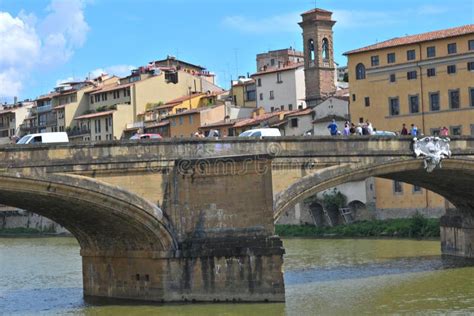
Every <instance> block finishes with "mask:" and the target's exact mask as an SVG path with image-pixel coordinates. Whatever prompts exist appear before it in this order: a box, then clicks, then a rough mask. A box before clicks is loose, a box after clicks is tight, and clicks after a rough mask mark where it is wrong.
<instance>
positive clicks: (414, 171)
mask: <svg viewBox="0 0 474 316" xmlns="http://www.w3.org/2000/svg"><path fill="white" fill-rule="evenodd" d="M369 177H380V178H386V179H391V180H397V181H401V182H406V183H410V184H413V185H417V186H420V187H423V188H426V189H428V190H431V191H433V192H435V193H438V194H439V195H441V196H443V197H445V198H446V199H448V200H449V201H450V202H451V203H453V204H454V205H455V206H456V207H457V208H458V209H459V210H462V211H469V212H473V213H474V190H472V189H471V188H472V187H474V161H472V160H467V159H466V160H464V159H447V160H444V161H443V162H442V168H436V169H435V170H434V171H433V172H431V173H428V172H426V171H425V170H424V164H423V161H422V160H420V159H413V158H409V157H402V158H398V159H391V160H383V159H381V160H380V161H378V162H375V163H354V164H350V163H347V164H341V165H337V166H332V167H328V168H324V169H321V170H318V171H316V172H315V173H313V174H310V175H307V176H305V177H303V178H301V179H299V180H298V181H296V182H295V183H293V184H291V185H290V186H289V187H287V188H286V189H285V190H283V191H282V192H279V193H278V194H277V195H276V196H275V198H274V219H275V221H276V220H278V218H279V217H280V216H281V214H282V213H283V212H284V211H286V210H288V208H290V207H292V206H294V205H295V204H297V203H299V202H302V201H303V200H304V199H306V198H308V197H310V196H312V195H314V194H316V193H318V192H321V191H324V190H326V189H329V188H332V187H335V186H337V185H340V184H343V183H347V182H351V181H360V180H364V179H366V178H369Z"/></svg>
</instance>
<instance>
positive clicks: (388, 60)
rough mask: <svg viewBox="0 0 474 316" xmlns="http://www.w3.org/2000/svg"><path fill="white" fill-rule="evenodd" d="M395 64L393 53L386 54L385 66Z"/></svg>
mask: <svg viewBox="0 0 474 316" xmlns="http://www.w3.org/2000/svg"><path fill="white" fill-rule="evenodd" d="M393 63H395V53H388V54H387V64H393Z"/></svg>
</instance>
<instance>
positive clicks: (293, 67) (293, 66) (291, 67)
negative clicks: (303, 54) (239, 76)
mask: <svg viewBox="0 0 474 316" xmlns="http://www.w3.org/2000/svg"><path fill="white" fill-rule="evenodd" d="M303 65H304V63H293V64H290V65H288V66H284V67H281V68H270V69H267V70H263V71H259V72H256V73H254V74H253V75H251V76H250V77H254V76H259V75H265V74H269V73H274V72H280V71H288V70H293V69H297V68H299V67H303Z"/></svg>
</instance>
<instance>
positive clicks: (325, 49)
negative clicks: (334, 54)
mask: <svg viewBox="0 0 474 316" xmlns="http://www.w3.org/2000/svg"><path fill="white" fill-rule="evenodd" d="M321 54H322V57H323V61H324V62H328V61H329V41H328V39H327V38H323V43H322V45H321Z"/></svg>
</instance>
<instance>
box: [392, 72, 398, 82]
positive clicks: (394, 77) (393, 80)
mask: <svg viewBox="0 0 474 316" xmlns="http://www.w3.org/2000/svg"><path fill="white" fill-rule="evenodd" d="M395 81H397V76H395V74H390V82H395Z"/></svg>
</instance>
